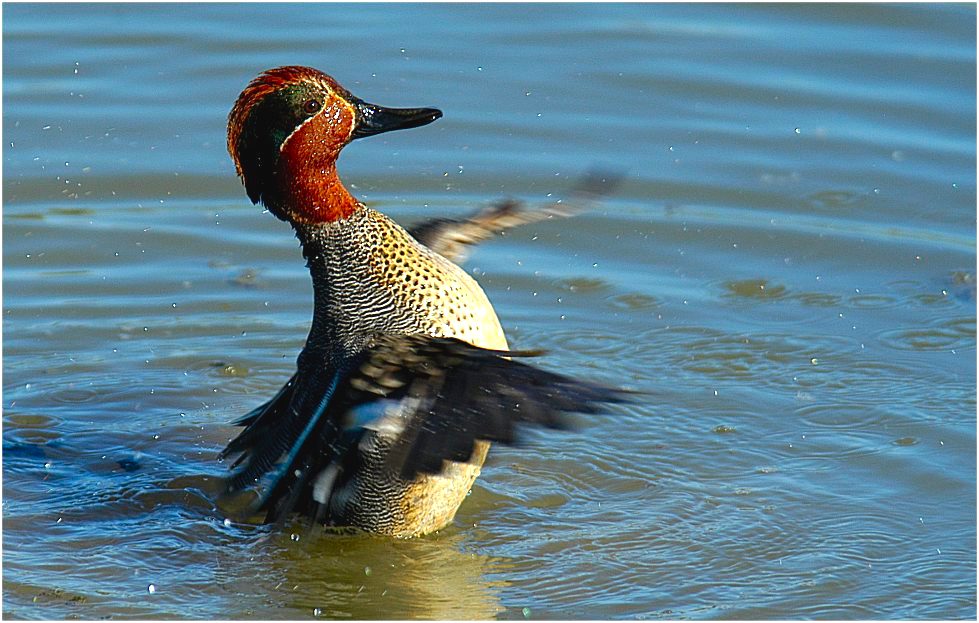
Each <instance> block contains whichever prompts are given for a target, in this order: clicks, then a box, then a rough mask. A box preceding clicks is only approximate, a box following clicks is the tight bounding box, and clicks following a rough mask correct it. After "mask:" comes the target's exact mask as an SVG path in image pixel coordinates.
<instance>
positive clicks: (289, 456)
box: [221, 334, 627, 522]
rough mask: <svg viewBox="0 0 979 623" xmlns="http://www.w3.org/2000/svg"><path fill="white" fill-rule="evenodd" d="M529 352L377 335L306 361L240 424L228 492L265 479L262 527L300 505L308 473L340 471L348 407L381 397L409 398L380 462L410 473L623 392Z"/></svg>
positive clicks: (356, 435) (592, 408)
mask: <svg viewBox="0 0 979 623" xmlns="http://www.w3.org/2000/svg"><path fill="white" fill-rule="evenodd" d="M537 354H539V353H537V352H531V351H499V350H488V349H484V348H478V347H476V346H472V345H471V344H467V343H466V342H463V341H460V340H457V339H454V338H434V337H430V336H427V335H389V334H384V335H380V336H377V337H375V339H374V340H373V341H372V343H371V345H370V346H369V347H368V348H367V349H365V350H364V351H363V352H362V353H361V354H360V355H359V356H358V357H356V358H355V359H354V360H352V361H350V362H348V364H349V365H344V366H343V367H342V368H335V367H333V366H331V365H329V364H328V363H325V362H318V361H311V360H309V359H308V358H307V359H305V360H303V361H302V362H301V365H300V372H297V373H296V375H295V376H293V378H292V379H290V381H289V382H288V383H287V384H286V385H285V387H283V388H282V390H280V391H279V393H278V394H277V395H276V396H275V398H273V399H272V400H270V401H269V402H267V403H266V404H264V405H262V406H261V407H259V408H258V409H256V410H254V411H252V412H251V413H249V414H248V415H246V416H245V417H244V418H243V419H242V420H240V421H239V423H240V424H243V425H245V429H244V430H243V431H242V432H241V434H239V435H238V437H236V438H235V439H234V440H232V441H231V442H230V443H229V444H228V447H227V448H226V449H225V450H224V451H223V452H222V454H221V455H222V457H224V456H229V455H232V454H235V453H239V452H240V453H241V456H240V457H239V458H238V459H237V461H235V463H234V465H233V467H237V466H240V467H239V468H238V470H237V471H236V472H235V473H234V474H232V475H231V477H230V478H229V479H228V482H227V490H228V492H234V491H237V490H240V489H243V488H247V487H251V486H253V485H255V484H256V483H257V482H259V480H262V481H264V482H263V483H262V484H263V486H264V490H263V491H262V492H261V493H260V495H259V499H258V501H257V503H256V504H255V507H256V510H266V511H267V517H266V521H269V522H273V521H278V520H280V519H282V518H283V517H285V516H286V515H287V514H288V513H289V512H290V511H292V510H293V509H294V508H296V507H297V506H303V505H306V504H307V503H308V502H309V500H305V499H303V495H307V494H309V492H310V486H311V482H310V481H311V479H313V478H314V477H316V475H317V474H319V473H320V472H321V471H322V470H323V469H324V468H325V467H326V466H327V465H329V464H330V463H332V462H335V461H339V462H340V465H341V466H342V465H343V461H344V460H345V459H349V458H350V452H349V451H350V450H351V449H355V448H356V446H357V442H358V440H359V439H360V436H361V435H362V434H363V432H364V431H363V429H362V428H359V427H355V426H354V425H353V422H352V421H349V420H348V414H349V413H350V412H351V410H354V409H356V408H357V407H359V406H362V405H365V404H367V403H372V402H375V401H378V400H410V401H412V402H413V404H414V405H416V406H415V408H414V410H413V411H412V412H410V413H408V414H407V415H406V416H405V422H404V428H403V429H402V430H401V431H400V432H399V433H398V435H397V437H396V439H395V441H394V443H393V445H392V447H391V450H390V452H389V454H388V456H387V458H386V461H387V467H388V469H390V470H391V471H392V472H394V473H398V474H400V476H401V477H402V478H403V479H405V480H410V479H413V478H414V477H415V476H417V475H418V474H420V473H432V474H434V473H439V472H441V471H442V468H443V464H444V462H445V461H466V460H468V459H469V458H470V457H471V456H472V453H473V450H474V448H475V444H476V441H477V440H484V441H493V442H502V443H514V442H515V441H516V440H517V439H518V437H517V427H518V425H522V424H536V425H541V426H547V427H551V428H564V427H566V426H567V421H566V418H565V414H566V413H568V412H574V411H577V412H584V413H594V412H596V411H597V410H598V408H599V405H600V404H602V403H615V402H622V401H623V400H625V399H626V396H627V394H626V392H623V391H620V390H616V389H611V388H608V387H604V386H601V385H596V384H592V383H587V382H583V381H577V380H574V379H571V378H569V377H566V376H564V375H561V374H556V373H554V372H548V371H546V370H542V369H540V368H536V367H534V366H531V365H528V364H526V363H523V362H522V361H519V359H522V358H526V357H531V356H534V355H537ZM304 356H305V353H304ZM320 510H321V511H322V509H320Z"/></svg>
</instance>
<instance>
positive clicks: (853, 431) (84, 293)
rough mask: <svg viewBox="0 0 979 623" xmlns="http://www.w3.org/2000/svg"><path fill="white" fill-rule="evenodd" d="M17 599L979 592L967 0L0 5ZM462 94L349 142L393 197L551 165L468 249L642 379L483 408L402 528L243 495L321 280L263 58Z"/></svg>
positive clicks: (654, 611) (894, 607)
mask: <svg viewBox="0 0 979 623" xmlns="http://www.w3.org/2000/svg"><path fill="white" fill-rule="evenodd" d="M4 18H5V19H4V22H3V37H4V41H3V43H4V50H5V52H6V54H5V55H4V66H3V77H4V80H3V96H4V108H3V129H4V134H3V164H4V169H3V171H4V180H3V287H4V291H3V294H4V298H3V338H4V340H3V346H4V350H3V373H4V376H3V553H4V556H3V580H4V582H3V585H4V588H3V614H4V616H5V617H9V618H34V619H36V618H54V619H59V618H66V617H80V618H101V617H114V618H218V619H235V618H256V619H265V618H276V619H278V618H301V619H306V618H314V617H323V618H370V619H378V618H381V619H385V618H492V617H499V618H505V619H514V618H516V619H522V618H590V619H595V618H599V619H601V618H614V619H619V618H884V619H890V618H902V619H903V618H952V619H955V618H974V617H975V616H976V590H975V589H976V285H975V284H976V281H975V268H976V213H975V206H976V140H975V137H976V47H975V43H976V32H975V23H976V13H975V6H974V5H926V6H925V5H900V6H883V5H872V6H863V5H823V6H812V5H791V6H780V5H755V6H742V5H709V6H704V5H663V6H660V5H652V6H651V5H588V4H576V5H557V4H547V5H509V4H504V5H491V6H485V5H444V4H443V5H425V6H418V5H404V4H399V5H274V6H267V5H255V4H249V5H138V6H136V5H114V4H99V5H80V4H73V5H57V4H44V5H29V4H9V5H6V6H5V7H4ZM293 63H299V64H309V65H312V66H315V67H318V68H320V69H323V70H325V71H327V72H329V73H331V74H333V75H334V76H335V77H336V78H337V79H338V80H340V81H341V82H342V83H343V84H344V85H346V86H347V87H348V88H349V89H350V90H352V91H353V92H354V93H356V94H357V95H359V96H360V97H363V98H365V99H367V100H369V101H375V102H378V103H381V104H387V105H393V106H416V105H420V106H424V105H431V106H438V107H439V108H441V109H442V110H443V111H444V112H445V117H444V118H443V119H441V120H439V121H438V122H437V123H436V124H433V125H432V126H429V127H426V128H423V129H418V130H413V131H410V132H402V133H393V134H390V135H384V136H381V137H376V138H372V139H370V140H367V141H363V142H359V143H358V144H356V145H355V146H353V147H351V148H350V149H349V150H347V151H346V152H345V153H344V156H343V158H342V160H341V162H340V169H341V174H342V176H343V177H344V179H345V180H346V181H347V182H348V183H349V184H350V185H351V186H352V187H353V189H354V192H355V193H356V194H357V195H358V196H359V197H361V198H362V199H364V200H365V201H367V202H368V203H369V204H370V205H372V206H374V207H376V208H378V209H381V210H383V211H385V212H386V213H388V214H390V215H392V216H394V217H395V218H397V219H398V220H400V221H402V222H411V221H415V220H418V219H421V218H425V217H432V216H444V215H462V214H465V213H466V212H467V211H470V210H474V209H477V208H479V207H480V206H482V205H485V203H486V202H488V201H492V200H495V199H498V198H500V197H504V196H513V197H517V198H520V199H524V200H527V201H530V202H546V201H552V200H556V199H559V198H561V197H563V196H566V194H567V193H568V192H569V190H570V189H571V188H572V187H573V186H574V184H575V181H576V180H578V179H579V178H580V176H581V175H582V174H583V172H584V171H586V170H588V169H590V168H592V167H605V168H610V169H615V170H619V171H621V172H622V173H623V175H624V176H625V181H624V183H623V184H622V186H621V187H620V188H619V190H618V191H617V193H616V194H615V195H614V196H612V197H610V198H609V199H608V200H607V201H606V202H604V203H603V205H602V206H600V207H599V208H598V209H596V210H593V211H591V212H589V213H587V214H583V215H581V216H578V217H576V218H574V219H568V220H553V221H547V222H544V223H541V224H537V225H533V226H529V227H525V228H522V229H518V230H513V231H511V232H508V233H507V234H506V235H505V236H501V237H499V238H498V239H496V240H494V241H492V242H489V243H487V244H484V245H483V246H481V247H479V248H478V249H477V250H476V251H475V253H474V254H473V256H472V257H471V259H470V261H469V262H468V263H467V265H466V268H467V269H468V270H470V271H472V272H473V273H474V274H475V275H476V276H477V277H478V278H479V279H480V281H481V283H482V284H483V286H484V288H485V289H486V290H487V293H488V294H489V296H490V298H491V299H492V300H493V301H494V303H495V305H496V307H497V310H498V312H499V315H500V317H501V319H502V321H503V324H504V326H505V328H506V330H507V333H508V335H509V336H510V341H511V343H512V344H513V345H514V346H515V347H519V348H545V349H547V350H548V351H549V354H548V355H547V356H546V357H545V358H543V359H542V360H541V361H540V364H541V365H543V366H546V367H548V368H551V369H555V370H561V371H564V372H566V373H570V374H574V375H577V376H581V377H585V378H590V379H594V380H598V381H603V382H606V383H612V384H616V385H622V386H626V387H630V388H632V389H637V390H641V391H643V392H646V395H647V396H648V398H647V399H645V400H643V401H640V402H639V403H638V404H634V405H629V406H625V407H616V408H613V409H610V410H609V412H608V413H607V414H604V415H600V416H596V417H588V418H585V417H579V418H578V419H579V422H580V425H581V426H580V430H579V431H578V432H577V433H575V434H567V433H562V432H554V431H544V432H535V433H531V434H530V435H529V436H528V439H527V443H526V444H524V445H523V446H521V447H519V448H503V447H497V448H495V449H494V450H493V452H492V454H491V460H490V463H489V464H488V466H487V467H486V469H485V470H484V475H483V476H482V477H481V478H480V480H479V481H478V482H477V484H476V486H475V487H474V489H473V491H472V494H471V496H470V499H469V500H467V502H466V503H465V504H464V505H463V506H462V508H461V509H460V512H459V514H458V516H457V518H456V521H455V523H454V524H453V525H452V526H450V527H449V528H447V529H446V530H443V531H442V532H440V533H439V534H436V535H432V536H429V537H425V538H420V539H413V540H407V541H404V540H390V539H381V538H372V537H367V536H350V535H346V536H333V535H319V534H309V533H308V531H307V530H306V527H305V525H304V524H303V523H302V522H299V521H296V522H295V523H293V524H291V525H289V526H287V527H286V529H285V530H283V531H269V530H267V529H265V528H262V527H256V526H248V525H241V524H236V523H234V522H226V521H225V519H226V518H225V517H224V516H223V515H222V514H221V513H220V512H219V511H217V510H216V509H215V507H214V504H213V496H214V491H215V490H216V488H217V486H218V484H217V481H218V478H219V477H220V476H221V475H222V474H223V473H224V470H225V467H226V466H225V465H223V464H221V463H219V462H217V459H216V455H217V452H218V451H219V450H220V449H221V448H222V447H223V446H224V444H225V443H226V442H227V441H228V439H229V438H230V437H231V436H232V435H233V434H234V429H233V428H232V427H230V426H229V425H228V422H229V421H231V420H233V419H235V418H236V417H238V416H239V415H240V414H242V413H243V412H245V411H247V410H249V409H251V408H253V407H254V406H256V405H257V404H259V403H261V402H263V401H264V400H266V399H267V398H268V397H270V396H271V395H272V394H273V393H274V392H275V391H276V390H277V389H278V387H279V386H280V385H281V384H282V383H283V382H284V381H285V380H286V379H287V378H288V377H289V375H290V374H291V370H292V367H293V365H294V362H295V356H296V354H297V353H298V351H299V349H300V348H301V346H302V343H303V340H304V338H305V334H306V331H307V328H308V322H309V316H310V303H311V295H310V287H309V283H308V275H307V273H306V271H305V268H304V267H303V262H302V259H301V257H300V253H299V249H298V245H297V243H296V241H295V239H294V238H293V236H292V234H291V232H290V230H289V227H288V226H287V225H286V224H284V223H281V222H279V221H277V220H276V219H275V218H274V217H272V216H271V215H269V214H267V213H263V212H262V210H261V209H259V208H256V207H254V206H251V205H250V203H249V202H248V200H247V198H246V197H245V194H244V192H243V190H242V188H241V187H240V184H239V183H238V181H237V180H236V178H235V175H234V170H233V168H232V166H231V163H230V160H229V158H228V156H227V154H226V152H225V147H224V141H225V138H224V131H225V130H224V122H225V118H226V115H227V112H228V109H229V108H230V106H231V104H232V102H233V101H234V98H235V97H236V96H237V94H238V92H239V91H240V90H241V88H242V87H243V86H244V85H245V84H246V83H247V81H248V80H249V79H251V78H252V77H253V76H254V75H255V74H257V73H258V72H259V71H261V70H263V69H265V68H268V67H272V66H276V65H282V64H293Z"/></svg>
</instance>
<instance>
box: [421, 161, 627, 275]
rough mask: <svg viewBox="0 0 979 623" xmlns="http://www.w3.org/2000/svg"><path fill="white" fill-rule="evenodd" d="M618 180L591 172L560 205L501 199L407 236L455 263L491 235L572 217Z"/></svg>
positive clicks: (432, 222)
mask: <svg viewBox="0 0 979 623" xmlns="http://www.w3.org/2000/svg"><path fill="white" fill-rule="evenodd" d="M619 179H620V178H619V177H618V176H616V175H612V174H609V173H602V172H597V171H593V172H591V173H589V174H587V175H586V176H585V177H584V178H583V179H582V180H581V181H580V182H578V184H577V185H576V186H575V187H574V188H573V189H572V190H571V192H570V193H569V195H568V198H567V199H566V200H565V201H563V202H555V203H550V204H546V205H542V206H530V205H527V203H525V202H523V201H518V200H516V199H503V200H501V201H498V202H496V203H493V204H491V205H490V206H488V207H486V208H484V209H482V210H480V211H478V212H476V213H475V214H473V215H471V216H469V217H468V218H463V219H449V218H436V219H431V220H428V221H423V222H422V223H419V224H418V225H415V226H414V227H412V228H410V229H409V230H408V233H410V234H411V235H412V237H414V238H415V240H417V241H418V242H420V243H422V244H423V245H425V246H426V247H428V248H429V249H432V250H433V251H435V252H436V253H438V254H440V255H442V256H444V257H446V258H448V259H449V260H451V261H453V262H455V263H456V264H459V263H461V262H463V261H464V260H465V259H466V257H467V256H468V255H469V247H470V246H472V245H475V244H479V243H480V242H483V241H484V240H488V239H489V238H491V237H492V236H494V235H495V234H497V233H499V232H501V231H503V230H506V229H509V228H511V227H517V226H518V225H527V224H530V223H536V222H538V221H543V220H546V219H549V218H554V217H566V216H573V215H574V214H577V213H578V212H581V211H583V210H586V209H588V208H590V207H591V206H592V205H594V204H595V203H596V202H597V201H599V200H600V199H601V198H602V197H605V196H607V195H608V194H609V193H611V192H612V190H613V189H614V188H615V186H616V185H617V184H618V182H619Z"/></svg>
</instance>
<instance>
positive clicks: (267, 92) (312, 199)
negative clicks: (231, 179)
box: [228, 66, 442, 222]
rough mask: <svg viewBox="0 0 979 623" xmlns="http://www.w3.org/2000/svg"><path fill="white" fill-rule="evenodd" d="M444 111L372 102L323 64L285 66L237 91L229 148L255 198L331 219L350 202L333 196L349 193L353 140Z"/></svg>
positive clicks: (290, 212) (281, 213)
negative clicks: (346, 173) (344, 166)
mask: <svg viewBox="0 0 979 623" xmlns="http://www.w3.org/2000/svg"><path fill="white" fill-rule="evenodd" d="M441 116H442V112H441V111H440V110H437V109H435V108H385V107H382V106H376V105H374V104H368V103H367V102H365V101H363V100H360V99H358V98H356V97H354V96H353V95H352V94H351V93H350V92H349V91H347V90H346V89H344V88H343V87H342V86H340V85H339V84H338V83H337V82H336V80H334V79H333V78H331V77H330V76H328V75H326V74H324V73H323V72H321V71H318V70H316V69H312V68H310V67H300V66H289V67H279V68H277V69H270V70H268V71H266V72H264V73H262V74H261V75H259V76H258V77H257V78H255V79H254V80H252V81H251V83H250V84H249V85H248V86H247V87H245V90H244V91H242V92H241V95H239V96H238V100H237V101H236V102H235V105H234V107H233V108H232V109H231V113H230V114H229V116H228V151H229V152H230V154H231V158H232V159H233V160H234V162H235V168H236V169H237V171H238V175H239V176H240V177H241V180H242V182H243V183H244V185H245V191H246V192H247V193H248V197H249V198H250V199H251V200H252V203H258V202H259V201H261V202H262V203H263V204H265V206H266V207H268V208H269V210H270V211H271V212H272V213H273V214H275V215H276V216H278V217H279V218H282V219H285V220H289V221H293V222H297V221H310V220H312V221H323V220H332V219H333V218H338V217H339V216H338V215H337V214H335V213H336V212H337V211H338V210H339V211H340V212H342V211H343V209H344V208H343V206H342V205H339V204H338V205H333V206H332V207H331V205H330V204H331V203H337V202H340V203H342V202H343V201H346V200H350V197H349V195H348V194H347V193H346V190H344V189H343V187H342V185H341V184H340V183H339V180H338V179H337V177H336V160H337V157H338V156H339V155H340V150H341V149H343V147H344V146H345V145H346V144H347V143H349V142H350V141H352V140H354V139H356V138H363V137H365V136H373V135H374V134H380V133H382V132H388V131H390V130H401V129H405V128H414V127H418V126H421V125H425V124H428V123H431V122H432V121H435V120H436V119H438V118H439V117H441ZM341 195H342V196H341ZM351 201H352V200H351ZM340 215H341V216H342V214H340Z"/></svg>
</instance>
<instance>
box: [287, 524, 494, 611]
mask: <svg viewBox="0 0 979 623" xmlns="http://www.w3.org/2000/svg"><path fill="white" fill-rule="evenodd" d="M300 530H303V531H302V532H300ZM453 530H454V529H453V528H451V527H450V528H449V529H448V530H447V531H445V532H442V533H439V534H434V535H430V536H427V537H422V538H414V539H391V538H389V537H373V536H369V535H365V534H337V533H331V532H321V531H320V530H316V531H314V532H313V533H309V532H306V531H305V526H304V524H301V523H299V522H297V524H296V525H295V526H294V531H293V533H291V534H290V532H289V529H288V528H287V529H286V530H285V531H284V532H282V533H280V534H277V535H276V536H274V537H272V538H273V540H275V541H278V542H279V543H278V544H279V545H281V546H282V549H283V550H285V551H284V552H283V551H281V550H280V551H279V552H278V555H277V556H275V557H274V559H273V560H271V561H270V562H271V563H272V564H273V565H276V566H279V565H281V573H279V574H276V575H279V576H280V577H283V578H284V582H283V583H282V584H281V585H280V586H279V587H277V592H279V595H277V597H278V598H280V599H282V602H284V604H286V605H287V607H289V608H295V609H296V610H299V611H301V612H302V611H305V612H308V613H310V614H313V615H315V616H321V617H323V618H330V619H336V618H353V619H439V620H447V619H489V618H494V617H495V616H496V615H497V614H498V613H499V612H501V611H502V610H504V608H503V607H502V606H501V605H500V602H499V595H498V593H499V591H500V589H501V588H502V587H503V586H505V584H506V583H505V582H503V581H488V580H487V579H486V577H487V575H488V573H489V572H490V571H491V569H492V567H493V566H494V564H495V563H494V560H493V559H491V558H489V557H487V556H484V555H480V554H475V553H470V552H466V551H464V543H465V537H464V535H462V534H459V533H453ZM295 539H298V540H295ZM286 595H288V596H286Z"/></svg>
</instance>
